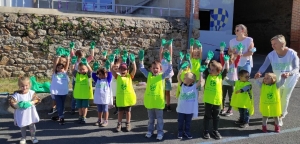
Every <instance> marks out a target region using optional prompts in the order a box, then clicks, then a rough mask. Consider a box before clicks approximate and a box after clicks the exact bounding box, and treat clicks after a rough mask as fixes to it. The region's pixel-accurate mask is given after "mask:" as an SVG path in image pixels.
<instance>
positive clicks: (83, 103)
mask: <svg viewBox="0 0 300 144" xmlns="http://www.w3.org/2000/svg"><path fill="white" fill-rule="evenodd" d="M89 106H90V105H89V100H88V99H76V107H77V108H87V107H89Z"/></svg>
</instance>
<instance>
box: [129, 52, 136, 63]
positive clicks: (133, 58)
mask: <svg viewBox="0 0 300 144" xmlns="http://www.w3.org/2000/svg"><path fill="white" fill-rule="evenodd" d="M129 60H130V61H131V62H135V56H134V54H130V55H129Z"/></svg>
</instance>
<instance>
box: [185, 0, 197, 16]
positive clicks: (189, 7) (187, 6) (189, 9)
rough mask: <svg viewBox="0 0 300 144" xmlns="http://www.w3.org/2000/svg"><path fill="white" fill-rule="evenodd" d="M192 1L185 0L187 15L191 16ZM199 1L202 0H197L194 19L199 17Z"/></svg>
mask: <svg viewBox="0 0 300 144" xmlns="http://www.w3.org/2000/svg"><path fill="white" fill-rule="evenodd" d="M191 1H192V0H185V17H187V18H189V17H190V13H191ZM199 2H200V0H195V13H194V19H199Z"/></svg>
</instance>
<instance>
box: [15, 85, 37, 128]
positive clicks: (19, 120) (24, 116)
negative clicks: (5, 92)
mask: <svg viewBox="0 0 300 144" xmlns="http://www.w3.org/2000/svg"><path fill="white" fill-rule="evenodd" d="M34 93H35V92H34V91H33V90H29V91H28V93H26V94H19V93H14V94H13V95H12V97H13V98H14V99H15V100H16V101H17V103H18V102H20V101H32V98H33V95H34ZM14 121H15V125H17V126H19V127H25V126H28V125H30V124H32V123H37V122H39V121H40V117H39V115H38V113H37V111H36V108H35V106H34V105H32V106H31V107H29V108H27V109H21V108H18V109H16V110H15V112H14Z"/></svg>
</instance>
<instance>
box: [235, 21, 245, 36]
mask: <svg viewBox="0 0 300 144" xmlns="http://www.w3.org/2000/svg"><path fill="white" fill-rule="evenodd" d="M237 27H240V28H241V29H242V30H244V34H245V36H248V30H247V27H246V26H245V25H243V24H238V25H236V26H235V28H237Z"/></svg>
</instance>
